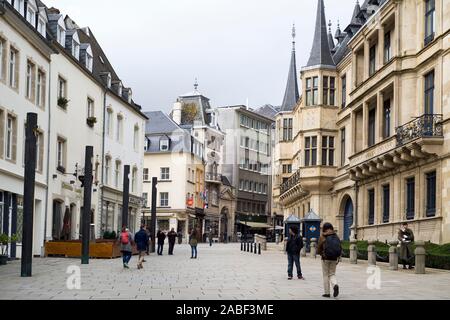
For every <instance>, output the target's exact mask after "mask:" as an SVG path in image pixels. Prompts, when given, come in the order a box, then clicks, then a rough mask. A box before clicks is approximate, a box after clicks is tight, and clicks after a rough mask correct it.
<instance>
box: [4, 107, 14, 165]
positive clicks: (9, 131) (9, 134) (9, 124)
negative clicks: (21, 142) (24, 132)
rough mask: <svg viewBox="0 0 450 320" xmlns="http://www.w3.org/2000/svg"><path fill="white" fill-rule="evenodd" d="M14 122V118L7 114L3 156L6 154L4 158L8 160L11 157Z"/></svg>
mask: <svg viewBox="0 0 450 320" xmlns="http://www.w3.org/2000/svg"><path fill="white" fill-rule="evenodd" d="M14 122H15V118H13V117H12V116H9V115H8V117H7V119H6V143H5V147H6V149H5V156H6V159H8V160H12V159H13V144H14V141H13V136H14Z"/></svg>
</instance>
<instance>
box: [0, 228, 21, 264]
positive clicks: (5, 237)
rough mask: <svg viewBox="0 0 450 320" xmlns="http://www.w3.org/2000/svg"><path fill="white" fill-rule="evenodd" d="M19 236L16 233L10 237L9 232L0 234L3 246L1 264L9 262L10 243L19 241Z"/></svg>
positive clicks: (0, 244)
mask: <svg viewBox="0 0 450 320" xmlns="http://www.w3.org/2000/svg"><path fill="white" fill-rule="evenodd" d="M17 240H18V238H17V236H16V235H13V236H11V237H8V235H7V234H4V233H2V234H0V246H1V254H0V266H1V265H6V263H7V262H8V251H9V244H10V243H14V242H17Z"/></svg>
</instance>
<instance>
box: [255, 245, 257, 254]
mask: <svg viewBox="0 0 450 320" xmlns="http://www.w3.org/2000/svg"><path fill="white" fill-rule="evenodd" d="M256 248H257V244H256V242H255V254H258V250H256Z"/></svg>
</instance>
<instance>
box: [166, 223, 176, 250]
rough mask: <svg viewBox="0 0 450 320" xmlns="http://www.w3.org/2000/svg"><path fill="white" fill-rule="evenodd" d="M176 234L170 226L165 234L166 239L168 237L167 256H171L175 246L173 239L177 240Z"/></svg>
mask: <svg viewBox="0 0 450 320" xmlns="http://www.w3.org/2000/svg"><path fill="white" fill-rule="evenodd" d="M177 237H178V234H177V233H176V232H175V229H174V228H172V230H170V232H169V233H168V234H167V239H169V256H173V248H174V247H175V241H176V240H177Z"/></svg>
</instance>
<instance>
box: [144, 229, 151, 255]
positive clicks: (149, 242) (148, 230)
mask: <svg viewBox="0 0 450 320" xmlns="http://www.w3.org/2000/svg"><path fill="white" fill-rule="evenodd" d="M145 233H147V237H148V241H147V251H146V254H147V255H148V256H149V255H150V246H151V239H152V233H151V232H150V228H149V227H148V226H147V227H146V228H145Z"/></svg>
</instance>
